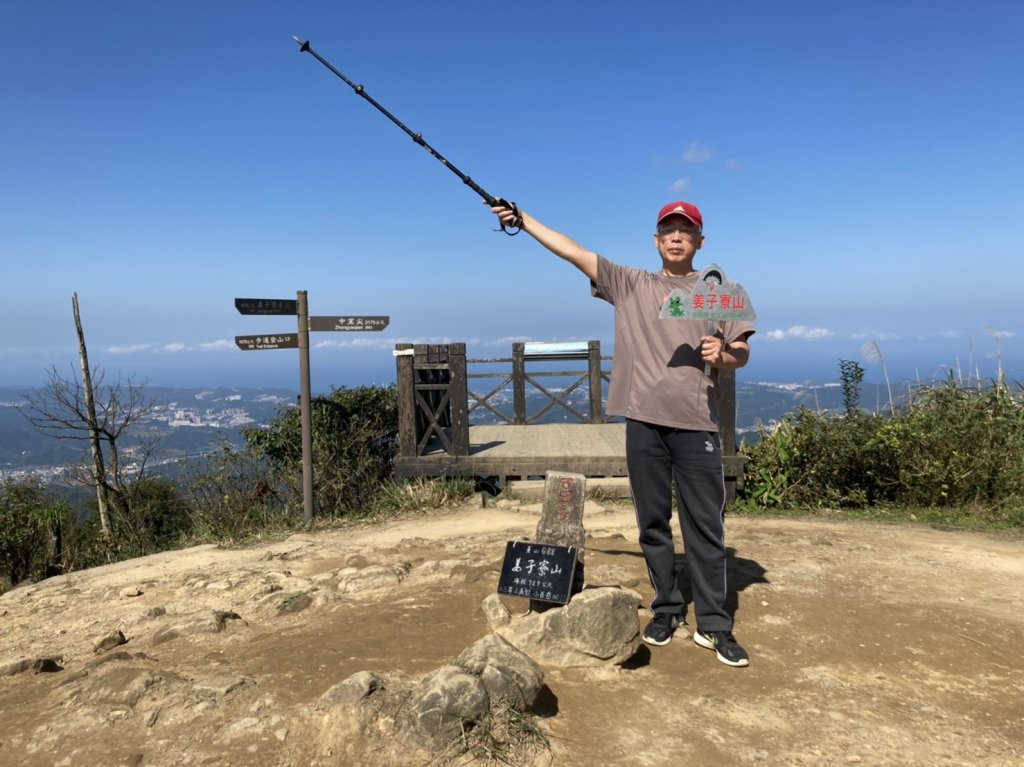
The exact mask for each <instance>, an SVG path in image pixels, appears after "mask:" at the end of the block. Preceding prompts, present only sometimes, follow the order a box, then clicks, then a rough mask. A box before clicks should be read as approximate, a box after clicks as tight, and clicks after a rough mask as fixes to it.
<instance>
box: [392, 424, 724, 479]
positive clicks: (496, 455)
mask: <svg viewBox="0 0 1024 767" xmlns="http://www.w3.org/2000/svg"><path fill="white" fill-rule="evenodd" d="M724 460H725V470H726V471H725V473H726V477H727V479H730V480H731V481H733V482H734V481H735V480H736V478H737V474H739V476H742V465H743V464H742V459H737V458H736V457H735V456H725V458H724ZM548 471H570V472H574V473H577V474H583V475H584V476H587V477H625V476H626V475H627V471H626V425H625V424H624V423H599V424H589V423H567V424H533V425H530V426H517V425H480V426H471V427H469V455H464V456H453V455H449V454H447V453H446V452H445V451H444V449H443V448H442V446H441V445H440V444H439V443H437V444H428V445H427V446H426V450H425V451H424V453H423V455H420V456H416V457H398V458H396V459H395V474H396V475H397V476H399V477H413V476H433V477H439V476H462V477H495V478H497V479H498V481H499V483H500V484H502V485H504V484H505V483H506V482H507V481H509V480H522V479H528V478H531V477H543V476H544V474H545V473H546V472H548Z"/></svg>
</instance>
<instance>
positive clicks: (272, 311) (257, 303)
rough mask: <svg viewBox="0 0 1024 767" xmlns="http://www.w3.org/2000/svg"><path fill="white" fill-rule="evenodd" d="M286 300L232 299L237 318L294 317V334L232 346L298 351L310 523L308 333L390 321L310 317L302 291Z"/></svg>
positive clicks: (376, 326)
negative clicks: (242, 315)
mask: <svg viewBox="0 0 1024 767" xmlns="http://www.w3.org/2000/svg"><path fill="white" fill-rule="evenodd" d="M295 296H296V297H295V299H294V300H293V299H290V298H236V299H235V308H236V309H237V310H238V313H239V314H257V315H263V316H265V315H295V316H296V318H297V321H298V328H297V332H295V333H274V334H269V333H268V334H265V335H259V336H235V346H237V347H238V348H239V349H241V350H242V351H246V352H249V351H263V350H266V349H298V350H299V419H300V421H301V423H302V507H303V518H304V520H305V521H306V522H307V523H309V522H312V521H313V410H312V403H311V400H312V394H311V392H310V389H311V386H310V376H309V332H310V331H311V330H313V331H319V330H328V331H366V330H370V331H379V330H384V328H386V327H387V326H388V324H389V323H390V322H391V318H390V317H387V316H384V315H367V316H349V315H346V316H330V317H310V316H309V304H308V300H307V296H306V291H305V290H299V291H296V294H295Z"/></svg>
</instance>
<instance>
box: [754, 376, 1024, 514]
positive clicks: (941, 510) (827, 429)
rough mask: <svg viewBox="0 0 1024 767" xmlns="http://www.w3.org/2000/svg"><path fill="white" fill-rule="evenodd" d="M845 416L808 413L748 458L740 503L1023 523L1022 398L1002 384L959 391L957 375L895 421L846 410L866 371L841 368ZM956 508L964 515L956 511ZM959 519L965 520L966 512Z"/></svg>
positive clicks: (786, 422) (771, 434) (915, 393)
mask: <svg viewBox="0 0 1024 767" xmlns="http://www.w3.org/2000/svg"><path fill="white" fill-rule="evenodd" d="M841 372H842V375H843V379H844V400H845V401H846V404H847V407H848V410H847V412H846V414H845V415H842V416H837V415H830V414H827V413H816V412H811V411H809V410H806V409H803V408H801V409H800V410H797V411H796V412H795V413H791V414H788V415H787V416H786V417H785V418H784V419H783V420H782V422H781V423H780V424H778V425H777V426H776V427H775V428H774V429H768V428H761V429H760V430H759V440H758V441H757V442H756V443H754V444H753V445H745V444H744V445H741V448H740V450H741V452H742V453H743V454H744V455H746V456H747V458H748V462H747V465H746V469H745V475H744V485H743V488H742V489H741V490H740V493H739V500H740V502H741V504H744V505H746V506H747V507H750V508H755V509H757V508H764V509H772V508H775V509H778V508H783V507H800V508H809V507H817V508H822V507H825V508H829V507H832V508H835V507H838V508H871V507H880V506H886V507H892V506H894V505H896V504H899V505H900V506H902V507H904V508H906V509H911V510H915V511H912V512H911V511H908V514H909V515H910V516H911V517H912V518H917V517H918V516H920V517H922V518H929V519H932V520H938V519H943V520H946V521H947V522H950V523H957V522H956V520H957V519H958V518H962V517H964V516H965V515H966V516H970V517H971V518H972V519H974V520H976V521H984V522H985V524H988V525H990V526H1007V525H1009V526H1018V527H1019V526H1021V521H1022V519H1024V398H1022V397H1021V391H1020V386H1019V385H1018V386H1016V388H1015V389H1011V387H1010V386H1008V385H1006V384H1005V383H1004V382H1002V381H996V382H993V383H991V384H989V385H987V386H980V385H978V384H977V383H975V384H973V385H967V386H964V385H958V383H957V382H956V381H955V380H954V378H953V377H952V375H950V376H949V377H948V378H947V379H945V380H943V381H938V382H934V383H932V384H930V385H928V386H919V387H918V388H917V389H916V390H912V391H911V393H910V396H909V398H908V400H907V401H906V402H905V403H904V404H903V405H902V407H900V408H898V409H897V410H896V412H895V413H893V414H891V415H886V416H883V415H879V414H869V413H866V412H864V411H862V410H860V409H849V408H850V407H851V406H853V405H855V404H856V403H857V401H858V397H859V393H858V390H857V387H859V384H860V377H861V376H860V375H859V367H858V366H856V365H851V364H846V365H845V366H843V365H841ZM953 509H958V510H959V511H950V510H953ZM961 512H962V513H961Z"/></svg>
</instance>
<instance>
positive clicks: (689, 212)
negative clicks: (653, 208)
mask: <svg viewBox="0 0 1024 767" xmlns="http://www.w3.org/2000/svg"><path fill="white" fill-rule="evenodd" d="M669 216H683V217H685V218H688V219H690V221H692V222H693V223H694V224H696V225H697V228H698V229H701V230H703V229H704V220H703V219H702V218H701V217H700V211H699V210H697V206H696V205H693V204H692V203H689V202H683V201H682V200H679V201H678V202H670V203H669V204H668V205H666V206H665V207H664V208H662V209H661V210H660V211H658V226H660V225H661V222H662V221H664V220H665V219H666V218H668V217H669Z"/></svg>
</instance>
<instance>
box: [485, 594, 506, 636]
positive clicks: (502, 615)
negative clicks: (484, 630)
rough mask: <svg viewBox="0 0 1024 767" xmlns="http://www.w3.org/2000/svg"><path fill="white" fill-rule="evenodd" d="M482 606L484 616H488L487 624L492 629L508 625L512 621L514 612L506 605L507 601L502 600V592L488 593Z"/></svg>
mask: <svg viewBox="0 0 1024 767" xmlns="http://www.w3.org/2000/svg"><path fill="white" fill-rule="evenodd" d="M480 607H481V609H483V611H484V617H485V618H487V625H488V626H490V627H491V628H492V629H496V628H500V627H502V626H507V625H508V624H509V623H511V622H512V614H511V613H510V612H509V611H508V608H507V607H505V603H504V602H502V601H501V595H500V594H488V595H487V596H486V597H485V598H484V601H483V602H482V603H481V605H480Z"/></svg>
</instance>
